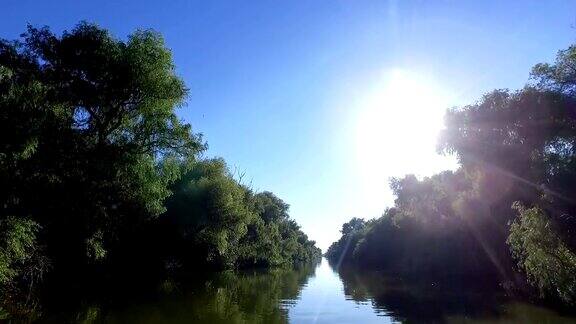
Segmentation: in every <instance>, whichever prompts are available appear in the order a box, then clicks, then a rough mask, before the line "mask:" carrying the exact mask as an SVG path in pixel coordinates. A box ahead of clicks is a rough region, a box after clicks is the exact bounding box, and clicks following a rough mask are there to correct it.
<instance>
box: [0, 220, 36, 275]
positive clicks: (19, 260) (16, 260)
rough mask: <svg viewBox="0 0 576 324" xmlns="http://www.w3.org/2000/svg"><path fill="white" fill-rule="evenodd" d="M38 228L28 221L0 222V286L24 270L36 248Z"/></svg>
mask: <svg viewBox="0 0 576 324" xmlns="http://www.w3.org/2000/svg"><path fill="white" fill-rule="evenodd" d="M38 230H39V226H38V224H36V223H35V222H34V221H32V220H30V219H20V218H16V217H7V218H6V219H4V220H1V221H0V285H5V284H8V283H10V282H11V281H12V280H13V279H14V278H15V277H16V276H18V275H20V274H21V272H22V271H23V270H24V267H25V266H26V263H27V262H28V261H30V259H31V256H32V255H33V253H34V250H36V249H37V246H36V244H37V243H36V235H37V233H38Z"/></svg>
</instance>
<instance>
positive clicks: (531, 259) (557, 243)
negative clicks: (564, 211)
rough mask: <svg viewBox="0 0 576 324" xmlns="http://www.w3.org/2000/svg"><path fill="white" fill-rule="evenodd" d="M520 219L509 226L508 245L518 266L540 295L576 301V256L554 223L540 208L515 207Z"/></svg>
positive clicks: (570, 301) (517, 205)
mask: <svg viewBox="0 0 576 324" xmlns="http://www.w3.org/2000/svg"><path fill="white" fill-rule="evenodd" d="M514 207H515V209H516V210H517V211H518V213H519V217H518V219H517V220H515V221H514V222H513V223H512V225H511V226H510V236H509V237H508V244H509V245H510V248H511V251H512V253H513V255H514V257H515V258H516V259H517V260H518V266H519V267H520V268H521V269H522V270H524V271H525V272H526V274H527V275H528V279H529V280H530V282H531V283H533V284H534V285H536V286H537V287H538V289H539V290H540V292H541V293H543V294H552V295H556V294H557V295H558V296H559V297H560V298H561V299H562V300H564V301H565V302H567V303H574V302H575V301H576V254H574V252H572V251H570V250H569V249H568V247H567V246H566V244H565V243H564V242H563V240H562V239H561V238H560V237H558V234H556V231H555V230H554V226H553V224H552V221H551V220H550V219H549V218H548V217H547V216H546V214H545V213H544V211H543V210H542V209H540V208H538V207H533V208H525V207H523V206H521V205H520V204H515V206H514Z"/></svg>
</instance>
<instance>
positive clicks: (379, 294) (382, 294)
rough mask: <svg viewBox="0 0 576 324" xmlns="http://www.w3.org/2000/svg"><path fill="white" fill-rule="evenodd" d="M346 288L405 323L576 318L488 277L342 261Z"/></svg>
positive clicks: (349, 294) (571, 320) (353, 296)
mask: <svg viewBox="0 0 576 324" xmlns="http://www.w3.org/2000/svg"><path fill="white" fill-rule="evenodd" d="M334 271H335V272H337V273H338V275H339V276H340V279H341V280H342V283H343V285H344V294H345V295H346V297H347V298H350V299H352V300H354V301H356V302H367V303H370V304H371V305H372V308H373V309H374V311H375V312H377V313H381V314H383V315H386V316H388V317H389V319H390V320H391V321H393V322H402V323H576V317H572V316H573V315H572V316H568V315H561V314H559V313H558V312H556V311H554V310H550V309H547V308H544V307H540V306H536V305H533V304H530V303H528V302H526V301H521V300H519V299H516V298H514V297H512V296H510V295H509V294H506V293H505V291H504V290H503V289H501V288H500V287H498V286H496V285H494V284H491V283H490V282H492V281H490V280H486V281H483V280H482V279H475V280H470V279H465V278H449V279H445V280H442V281H433V280H429V279H423V278H420V279H419V278H410V279H407V278H400V277H393V276H390V275H385V274H383V273H380V272H376V271H362V270H360V269H353V268H346V267H343V268H341V269H339V271H336V270H334Z"/></svg>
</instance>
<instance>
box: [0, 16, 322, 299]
mask: <svg viewBox="0 0 576 324" xmlns="http://www.w3.org/2000/svg"><path fill="white" fill-rule="evenodd" d="M187 92H188V91H187V89H186V87H185V85H184V83H183V81H182V79H181V78H179V77H178V76H177V75H176V73H175V67H174V63H173V60H172V55H171V53H170V51H169V50H168V49H167V48H166V45H165V43H164V40H163V39H162V37H161V36H160V35H159V34H158V33H156V32H154V31H151V30H138V31H136V32H134V33H133V34H131V35H129V36H128V38H127V39H126V40H120V39H116V38H114V37H113V36H112V35H110V34H109V33H108V31H106V30H104V29H102V28H100V27H98V26H96V25H93V24H89V23H86V22H81V23H80V24H78V25H77V26H76V27H75V28H74V29H72V30H71V31H65V32H63V33H62V35H55V34H54V33H52V32H51V31H50V30H49V29H48V28H47V27H44V28H34V27H32V26H29V27H28V29H27V31H26V32H25V33H24V34H22V36H21V39H20V40H17V41H6V40H0V139H1V140H0V183H2V186H1V187H0V288H2V287H7V286H11V287H12V286H13V287H21V286H24V284H25V285H26V287H27V288H28V289H29V290H31V289H32V288H33V287H35V284H36V283H38V282H39V281H40V280H41V279H42V274H44V273H45V272H46V271H47V270H48V269H52V271H51V276H50V278H53V280H54V281H58V280H62V281H63V282H64V281H65V282H71V283H72V284H74V283H77V282H80V283H81V282H84V283H86V282H87V281H94V282H98V281H99V280H104V278H113V277H115V276H122V275H123V276H125V277H135V276H137V275H138V276H145V275H165V274H167V273H168V274H170V273H171V272H174V271H176V270H183V271H190V270H195V269H197V268H201V267H202V266H206V267H215V268H234V267H243V266H280V265H289V264H290V265H291V264H294V263H297V262H300V261H302V262H307V261H311V260H313V259H316V258H318V257H319V255H320V252H319V250H318V249H317V248H316V247H315V246H314V242H311V241H309V240H308V238H307V237H306V236H305V235H304V234H303V233H302V232H301V231H300V229H299V228H298V226H297V225H296V224H295V223H294V222H293V221H291V220H290V219H289V216H288V205H287V204H285V203H284V202H283V201H282V200H280V199H279V198H277V197H276V196H274V195H273V194H272V193H270V192H264V193H259V194H255V193H253V192H252V191H251V190H249V189H248V188H246V186H243V185H241V184H240V183H239V182H238V181H236V180H235V179H234V178H233V176H232V175H231V174H230V172H229V171H228V170H227V168H226V165H225V163H224V161H223V160H221V159H214V160H201V161H198V160H197V155H198V153H200V152H201V151H202V150H204V149H205V147H206V145H205V143H204V142H203V140H202V138H201V136H200V135H199V134H195V133H193V132H192V130H191V126H190V125H189V124H186V123H184V122H182V121H181V120H180V119H179V118H178V117H177V115H176V109H178V108H180V107H182V106H183V105H184V103H185V100H186V96H187ZM40 247H42V248H40Z"/></svg>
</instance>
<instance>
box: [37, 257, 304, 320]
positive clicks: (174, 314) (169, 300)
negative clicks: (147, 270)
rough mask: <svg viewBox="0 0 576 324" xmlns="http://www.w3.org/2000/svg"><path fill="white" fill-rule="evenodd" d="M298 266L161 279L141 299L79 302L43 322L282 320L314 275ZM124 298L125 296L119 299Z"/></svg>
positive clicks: (52, 312) (53, 314)
mask: <svg viewBox="0 0 576 324" xmlns="http://www.w3.org/2000/svg"><path fill="white" fill-rule="evenodd" d="M314 270H315V265H311V266H307V267H302V268H300V269H298V270H283V269H276V270H271V271H250V272H224V273H219V274H215V275H212V276H210V277H208V278H202V279H200V278H198V280H196V281H194V282H192V283H188V284H186V285H183V284H177V283H174V282H166V283H164V284H163V285H162V287H161V289H160V290H161V291H164V293H159V294H156V295H155V296H146V297H145V298H134V299H132V300H131V301H127V300H113V301H110V300H107V301H103V300H100V301H97V302H92V303H84V306H82V307H79V308H78V310H77V311H62V310H55V309H51V310H49V312H48V313H47V314H45V316H44V318H42V320H41V322H45V323H67V322H69V323H287V322H288V310H287V309H288V308H289V307H291V306H292V305H294V304H295V303H296V301H298V300H299V299H300V297H299V296H300V293H301V291H302V288H303V287H305V286H306V282H307V281H308V280H309V279H310V278H313V277H314ZM123 299H124V298H123Z"/></svg>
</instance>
